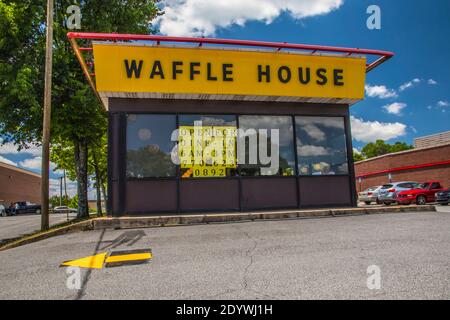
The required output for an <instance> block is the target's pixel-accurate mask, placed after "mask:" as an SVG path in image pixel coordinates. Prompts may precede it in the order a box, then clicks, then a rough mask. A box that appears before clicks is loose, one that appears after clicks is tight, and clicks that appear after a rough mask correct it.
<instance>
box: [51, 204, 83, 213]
mask: <svg viewBox="0 0 450 320" xmlns="http://www.w3.org/2000/svg"><path fill="white" fill-rule="evenodd" d="M76 212H77V210H76V209H73V208H69V207H68V206H59V207H55V208H54V209H53V213H76Z"/></svg>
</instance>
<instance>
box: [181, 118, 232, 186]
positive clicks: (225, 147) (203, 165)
mask: <svg viewBox="0 0 450 320" xmlns="http://www.w3.org/2000/svg"><path fill="white" fill-rule="evenodd" d="M178 121H179V127H178V129H179V130H178V133H179V138H178V152H179V157H180V172H181V178H208V177H209V178H211V177H230V176H235V175H236V166H237V161H236V129H237V128H236V117H235V116H233V115H180V116H179V119H178Z"/></svg>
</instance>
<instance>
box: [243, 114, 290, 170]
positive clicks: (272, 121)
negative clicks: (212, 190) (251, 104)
mask: <svg viewBox="0 0 450 320" xmlns="http://www.w3.org/2000/svg"><path fill="white" fill-rule="evenodd" d="M239 129H240V131H241V132H242V133H244V134H245V138H244V139H245V140H244V141H245V142H244V144H245V162H244V163H242V161H240V163H239V173H240V175H242V176H270V175H272V176H293V175H295V154H294V152H295V151H294V149H295V148H294V131H293V124H292V117H290V116H262V115H261V116H239ZM239 141H242V139H240V140H239ZM264 144H265V145H264ZM238 149H239V146H238ZM277 154H278V157H275V155H277ZM261 156H262V157H261Z"/></svg>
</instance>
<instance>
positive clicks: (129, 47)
mask: <svg viewBox="0 0 450 320" xmlns="http://www.w3.org/2000/svg"><path fill="white" fill-rule="evenodd" d="M67 36H68V38H69V40H70V42H71V44H72V46H73V49H74V51H75V54H76V56H77V58H78V60H79V62H80V64H81V67H82V70H83V73H84V74H85V76H86V78H87V80H88V82H89V84H90V86H91V87H92V89H93V90H94V92H95V94H96V95H97V97H98V98H99V100H100V101H101V102H102V104H103V106H104V107H105V109H106V110H108V100H109V98H155V99H189V100H232V101H264V102H300V103H321V104H327V103H328V104H345V105H352V104H354V103H356V102H358V101H360V100H362V99H363V98H364V83H365V73H367V72H369V71H371V70H373V69H374V68H376V67H377V66H379V65H380V64H382V63H383V62H385V61H387V60H388V59H390V58H391V57H392V56H393V55H394V54H393V53H392V52H387V51H379V50H369V49H356V48H341V47H330V46H317V45H304V44H290V43H281V42H263V41H246V40H229V39H212V38H187V37H166V36H156V35H130V34H104V33H78V32H69V33H68V35H67ZM80 44H82V46H80ZM175 44H176V45H175ZM180 49H181V50H180ZM180 53H181V54H180ZM217 53H219V54H217ZM149 56H150V57H153V58H154V59H157V61H161V62H160V65H161V63H162V64H164V63H165V64H166V65H167V64H169V62H168V61H169V60H167V59H169V58H168V57H171V56H174V57H175V58H177V60H181V59H184V58H185V57H198V60H199V61H202V64H205V65H206V61H218V62H221V63H223V62H226V61H233V62H234V63H232V65H234V66H235V67H236V68H241V69H242V72H241V74H242V75H244V76H242V77H241V78H239V79H236V81H235V83H232V84H231V85H230V83H220V81H216V82H214V83H213V82H211V81H209V82H208V81H206V80H205V81H203V82H200V80H199V82H198V84H195V83H194V82H193V81H189V79H188V78H185V80H184V82H182V81H178V82H174V81H172V82H170V81H171V80H173V79H168V78H169V77H164V76H163V77H162V78H163V79H158V77H156V79H154V80H153V79H152V80H153V81H149V77H148V72H149V70H150V69H147V70H146V73H145V75H146V77H145V79H144V77H142V79H139V81H137V79H130V77H129V76H130V74H129V73H128V78H127V77H126V76H125V74H126V73H125V70H124V66H123V62H124V60H126V59H128V57H130V59H133V60H130V63H131V62H132V61H134V62H133V63H135V62H136V61H138V62H140V61H142V59H144V58H145V59H147V58H148V57H149ZM143 57H144V58H143ZM155 57H159V58H155ZM222 57H223V58H222ZM94 58H95V59H97V61H94ZM220 58H222V61H219V60H220ZM139 59H141V60H139ZM227 59H228V60H227ZM193 60H194V61H196V58H193ZM170 61H173V60H170ZM272 61H274V63H273V64H272ZM284 61H287V62H286V63H284ZM281 62H283V63H281ZM126 63H128V61H127V62H126ZM187 63H188V62H187V61H186V64H187ZM198 63H200V62H198ZM258 63H259V64H258ZM263 63H264V64H263ZM150 64H151V63H150V62H149V63H147V65H150ZM208 64H209V63H208ZM252 64H253V65H252ZM261 65H263V66H264V67H272V70H273V69H275V68H278V67H279V66H280V65H282V66H283V68H284V70H281V75H280V73H278V77H279V78H280V77H281V78H280V80H285V79H286V77H287V75H289V79H291V69H292V79H294V77H298V75H295V74H294V72H295V71H297V67H298V66H302V67H303V66H311V69H313V68H316V69H315V70H320V69H324V70H325V71H328V72H330V73H332V70H338V71H342V72H341V74H340V75H342V74H345V75H346V76H347V77H348V79H349V81H348V82H346V83H345V88H344V86H343V84H339V83H334V84H335V86H334V87H333V86H332V85H331V84H330V83H327V82H325V83H327V84H328V86H320V85H318V84H316V83H311V84H309V83H308V85H309V87H306V86H303V87H302V88H300V86H299V89H298V90H297V87H293V85H292V84H291V83H286V82H283V83H282V84H280V83H277V84H273V85H270V86H269V85H267V84H266V83H264V81H261V78H260V79H259V83H257V80H256V78H257V77H256V75H255V72H256V71H255V70H256V69H255V68H256V66H258V68H259V67H260V66H261ZM287 66H290V67H287ZM321 66H322V67H323V68H321ZM325 66H326V67H325ZM209 67H210V66H208V68H209ZM149 68H151V67H150V66H149ZM154 68H155V66H153V71H154ZM249 68H250V69H249ZM251 68H252V69H251ZM289 68H290V69H289ZM326 68H329V70H327V69H326ZM333 68H334V69H333ZM286 69H289V70H286ZM208 70H209V69H208ZM177 71H180V70H177ZM196 71H197V70H196ZM185 72H187V70H185ZM191 72H192V66H191ZM252 72H253V73H252ZM258 72H262V71H261V70H258ZM274 72H275V74H274V75H273V76H272V77H275V76H276V71H274ZM278 72H280V70H278ZM287 72H288V73H289V74H288V73H287ZM311 72H315V71H311ZM317 72H318V73H317V76H318V77H319V78H318V79H317V80H316V81H320V80H321V79H320V75H319V72H320V71H317ZM180 73H181V72H180ZM250 73H252V78H251V80H249V77H248V76H247V75H248V74H250ZM340 75H339V76H340ZM183 76H185V75H183ZM186 76H187V75H186ZM208 76H209V74H208ZM174 77H176V75H175V76H174ZM282 77H284V78H282ZM334 77H335V81H336V73H335V74H334ZM131 78H132V77H131ZM215 78H216V80H217V77H215ZM174 79H175V78H174ZM190 80H193V79H192V74H191V79H190ZM219 80H220V79H219ZM338 80H339V78H338ZM250 82H254V83H251V84H250V85H248V84H249V83H250ZM292 82H293V81H292ZM297 85H298V83H297Z"/></svg>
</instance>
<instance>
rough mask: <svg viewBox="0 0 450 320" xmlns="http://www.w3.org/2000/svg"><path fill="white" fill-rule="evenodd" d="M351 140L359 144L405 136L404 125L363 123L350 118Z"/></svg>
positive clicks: (375, 122) (376, 122)
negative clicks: (359, 142)
mask: <svg viewBox="0 0 450 320" xmlns="http://www.w3.org/2000/svg"><path fill="white" fill-rule="evenodd" d="M350 121H351V127H352V136H353V139H355V140H357V141H361V142H373V141H375V140H377V139H382V140H391V139H394V138H397V137H400V136H404V135H405V134H406V127H407V126H406V125H405V124H403V123H400V122H394V123H384V122H379V121H364V120H363V119H360V118H356V117H354V116H351V117H350Z"/></svg>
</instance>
